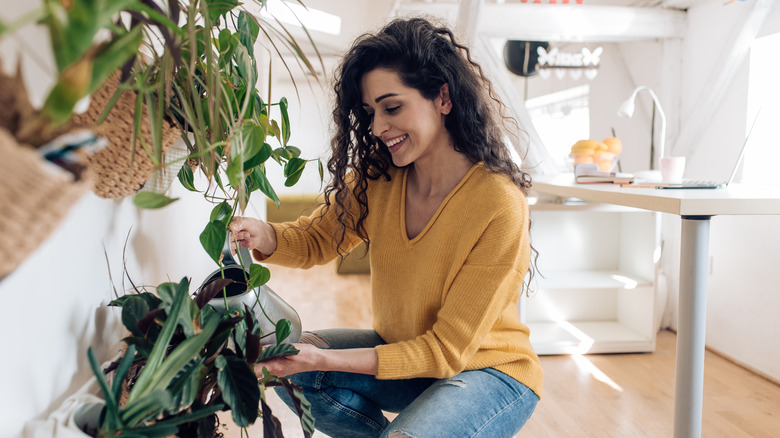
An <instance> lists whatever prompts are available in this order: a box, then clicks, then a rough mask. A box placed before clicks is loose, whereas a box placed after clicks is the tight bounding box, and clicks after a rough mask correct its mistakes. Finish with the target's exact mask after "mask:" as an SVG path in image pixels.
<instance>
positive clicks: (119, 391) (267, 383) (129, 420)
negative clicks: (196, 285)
mask: <svg viewBox="0 0 780 438" xmlns="http://www.w3.org/2000/svg"><path fill="white" fill-rule="evenodd" d="M231 282H232V280H217V281H214V282H211V283H209V284H207V285H205V286H204V287H202V288H201V289H200V290H199V291H198V292H197V294H195V295H194V297H191V296H190V295H189V281H188V280H187V279H186V278H185V279H182V281H181V282H179V283H178V284H177V283H164V284H161V285H159V286H158V287H157V288H156V291H155V293H154V294H153V293H150V292H146V291H139V292H138V293H135V294H128V295H124V296H122V297H120V298H118V299H117V300H115V301H114V302H113V303H112V304H113V305H117V306H121V307H122V321H123V323H124V325H125V326H126V328H127V329H128V330H129V331H130V335H129V336H128V337H127V338H125V340H124V342H125V343H126V344H127V345H128V348H127V349H126V351H125V353H124V355H123V356H122V358H121V359H120V360H119V361H117V362H116V363H115V364H114V366H112V367H110V368H109V369H108V370H105V371H104V370H101V369H100V366H99V364H98V362H97V361H96V359H95V356H94V355H93V354H92V351H91V350H90V351H89V361H90V366H91V367H92V369H93V372H94V373H95V376H96V378H97V380H98V383H99V385H100V387H101V391H102V394H103V397H104V400H105V406H104V407H103V409H102V412H101V415H100V421H99V424H98V430H97V431H95V436H98V437H104V436H105V437H108V436H121V435H134V436H147V437H155V436H160V437H162V436H171V435H177V436H183V437H184V436H212V435H213V434H214V433H215V432H216V426H215V424H218V421H216V415H215V414H216V412H218V411H221V410H230V411H231V414H232V418H233V420H234V422H235V423H236V424H237V425H238V426H240V427H247V426H249V425H250V424H252V423H253V422H254V421H255V420H256V419H257V418H258V413H259V412H262V417H263V421H264V429H265V430H266V431H271V432H273V435H272V436H281V427H280V425H279V422H278V420H276V418H275V417H273V414H272V413H271V410H270V408H269V407H268V405H267V404H266V402H265V396H264V393H265V390H266V389H267V388H270V387H274V386H281V387H284V388H285V389H286V390H287V392H288V393H289V394H290V396H291V398H292V399H293V400H295V401H296V409H297V411H298V415H299V416H300V418H301V426H302V428H303V432H304V435H306V436H311V434H312V433H313V430H314V426H313V424H314V422H313V418H312V417H311V413H310V411H309V405H308V403H307V402H306V400H305V398H304V397H303V395H302V394H301V393H300V392H299V391H298V389H297V388H295V387H294V386H293V385H292V384H291V383H290V382H289V380H287V379H282V378H278V377H276V376H272V375H270V374H268V373H267V372H265V373H264V374H263V375H262V376H261V377H260V378H258V377H257V376H255V373H254V371H253V370H252V366H253V365H254V364H256V363H258V362H260V361H262V360H265V359H268V358H271V357H275V356H280V355H289V354H295V353H296V350H295V348H294V347H293V346H292V345H290V344H284V343H282V340H284V339H285V338H286V337H287V336H288V334H289V330H290V328H289V327H290V326H289V322H288V321H286V320H281V321H276V322H275V328H276V329H275V333H270V334H271V335H273V336H274V337H275V340H276V342H275V343H274V344H270V345H267V346H263V345H262V343H261V338H262V337H263V336H264V335H268V334H265V333H262V330H260V329H259V327H260V325H261V324H260V321H258V319H257V316H256V314H255V313H254V312H252V311H249V309H248V308H243V309H240V308H234V309H228V310H227V311H226V312H219V311H217V310H216V309H215V307H214V306H212V305H211V304H209V302H210V301H211V300H213V299H215V298H216V299H220V297H219V295H220V294H221V293H222V291H223V290H224V288H225V287H226V285H228V284H230V283H231ZM104 372H113V373H114V375H113V382H112V383H111V384H109V383H108V381H107V380H106V379H105V377H104Z"/></svg>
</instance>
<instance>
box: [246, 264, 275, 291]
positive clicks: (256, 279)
mask: <svg viewBox="0 0 780 438" xmlns="http://www.w3.org/2000/svg"><path fill="white" fill-rule="evenodd" d="M270 279H271V271H270V270H269V269H268V268H266V267H265V266H263V265H258V264H257V263H252V265H251V266H250V267H249V289H254V288H256V287H260V286H262V285H264V284H266V283H268V280H270Z"/></svg>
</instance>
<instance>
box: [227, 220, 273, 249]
mask: <svg viewBox="0 0 780 438" xmlns="http://www.w3.org/2000/svg"><path fill="white" fill-rule="evenodd" d="M228 228H230V231H231V232H232V233H233V238H234V239H235V240H237V241H238V247H239V248H249V249H250V250H251V249H256V250H258V251H260V252H261V253H263V254H265V255H267V256H269V255H271V254H273V252H274V251H276V244H277V242H276V232H275V231H274V229H273V228H272V227H271V226H270V225H268V224H267V223H266V222H263V221H261V220H259V219H255V218H251V217H240V216H237V217H234V218H233V221H232V222H231V223H230V226H229V227H228ZM232 244H233V241H232V239H231V245H232Z"/></svg>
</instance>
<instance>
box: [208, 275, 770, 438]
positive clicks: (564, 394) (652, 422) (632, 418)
mask: <svg viewBox="0 0 780 438" xmlns="http://www.w3.org/2000/svg"><path fill="white" fill-rule="evenodd" d="M269 268H270V269H271V272H272V277H271V281H270V282H269V285H270V286H271V288H273V289H274V290H275V291H276V292H277V293H278V294H279V295H281V296H282V297H284V298H285V299H286V300H287V301H288V302H290V303H291V304H293V306H295V307H296V309H297V310H298V313H299V314H300V316H301V319H302V320H303V325H304V329H305V330H313V329H319V328H332V327H355V328H367V327H370V325H371V315H370V310H369V292H368V288H369V284H370V281H369V278H368V276H366V275H337V274H336V268H335V266H334V265H332V264H331V265H326V266H319V267H315V268H312V269H310V270H292V269H286V268H280V267H274V266H269ZM675 339H676V338H675V335H674V333H672V332H669V331H662V332H660V333H659V334H658V340H657V348H656V351H655V352H653V353H641V354H602V355H578V356H570V355H562V356H542V357H541V361H542V366H543V367H544V370H545V388H544V394H543V396H542V400H541V402H540V403H539V405H538V407H537V410H536V412H535V413H534V415H533V416H532V417H531V420H530V421H529V422H528V423H527V424H526V426H525V427H524V428H523V430H522V431H521V432H520V433H519V434H518V435H517V437H518V438H526V437H542V438H544V437H554V438H558V437H599V438H602V437H630V438H635V437H651V438H656V437H658V438H666V437H671V436H672V431H673V412H674V408H673V403H674V366H675V365H674V363H675V351H674V350H675ZM268 398H269V404H270V405H271V406H272V408H273V410H274V414H275V415H276V416H277V417H279V419H280V420H281V422H282V424H283V428H284V433H285V436H286V437H288V438H294V437H301V436H303V435H302V433H301V432H300V426H299V425H298V423H297V417H295V415H293V414H292V413H291V412H289V411H288V410H287V409H286V408H285V407H284V405H282V404H281V402H279V400H278V399H276V398H275V396H274V395H273V394H269V397H268ZM703 417H704V418H703V424H702V436H703V437H707V438H710V437H724V438H725V437H728V438H738V437H751V438H763V437H767V438H770V437H780V386H779V385H777V384H775V383H773V382H770V381H768V380H766V379H764V378H762V377H759V376H757V375H755V374H753V373H751V372H749V371H747V370H745V369H744V368H742V367H740V366H738V365H735V364H734V363H733V362H731V361H729V360H726V359H724V358H723V357H721V356H718V355H716V354H714V353H712V352H709V351H708V352H707V353H706V356H705V375H704V415H703ZM223 420H225V419H224V418H223ZM258 423H260V422H258ZM249 433H250V436H262V425H260V424H256V425H255V426H254V427H253V428H250V430H249ZM239 436H240V434H239V431H238V429H237V428H236V427H235V426H229V429H228V431H227V432H226V433H225V437H226V438H230V437H239ZM323 436H324V435H321V434H319V433H318V434H315V437H323ZM334 438H338V437H334ZM426 438H427V437H426Z"/></svg>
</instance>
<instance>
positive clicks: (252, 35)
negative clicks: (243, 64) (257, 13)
mask: <svg viewBox="0 0 780 438" xmlns="http://www.w3.org/2000/svg"><path fill="white" fill-rule="evenodd" d="M238 32H239V39H240V40H241V44H243V45H244V47H246V50H247V51H249V52H250V53H254V50H255V41H257V36H258V35H259V33H260V25H259V24H257V20H256V19H255V18H254V17H253V16H251V15H250V14H247V13H246V12H245V11H241V12H239V13H238Z"/></svg>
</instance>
